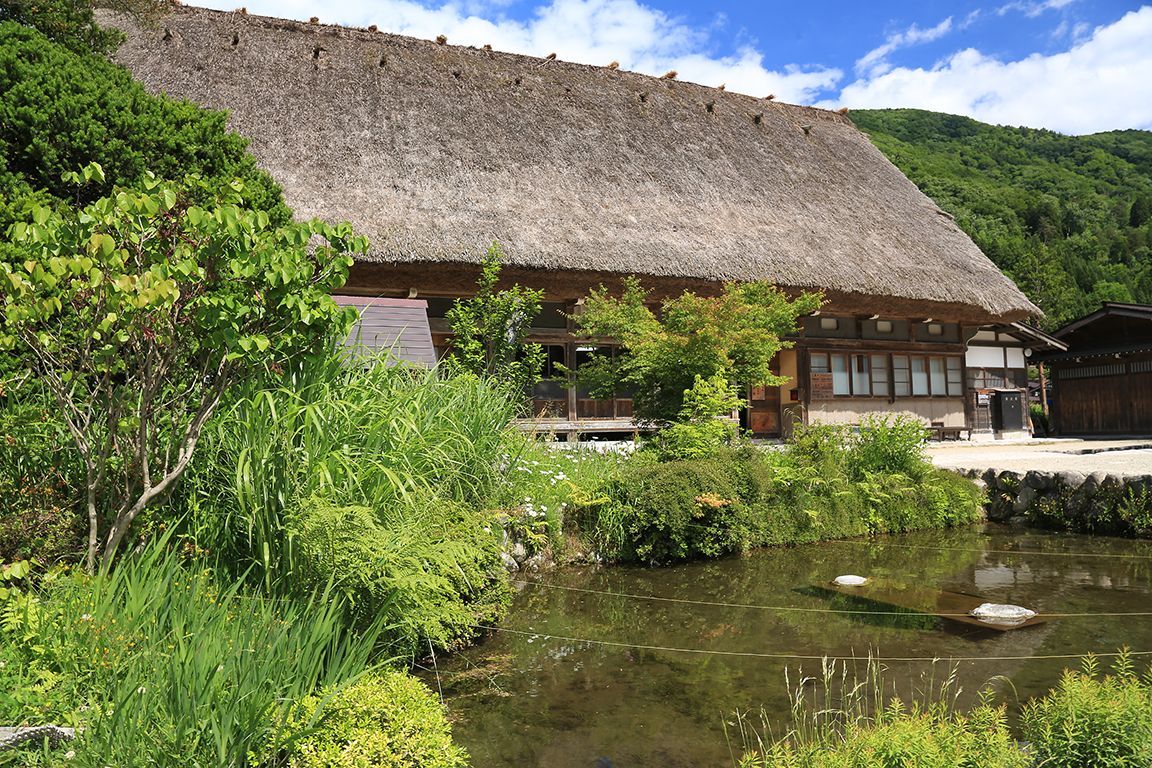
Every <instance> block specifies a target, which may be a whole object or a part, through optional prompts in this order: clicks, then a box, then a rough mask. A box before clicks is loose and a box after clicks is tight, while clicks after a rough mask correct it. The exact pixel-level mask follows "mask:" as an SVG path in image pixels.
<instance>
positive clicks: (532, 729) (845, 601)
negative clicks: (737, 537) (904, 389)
mask: <svg viewBox="0 0 1152 768" xmlns="http://www.w3.org/2000/svg"><path fill="white" fill-rule="evenodd" d="M841 574H860V575H863V576H868V577H870V578H873V579H882V580H885V581H888V582H890V583H897V584H905V585H909V586H911V587H918V588H923V587H929V588H932V589H939V590H949V591H952V592H959V593H965V594H972V595H978V596H980V597H983V598H987V599H988V600H990V601H992V602H1000V603H1013V604H1016V605H1023V606H1027V607H1029V608H1031V609H1033V610H1036V611H1038V612H1040V613H1042V614H1093V615H1092V616H1069V615H1065V616H1062V617H1052V618H1049V619H1048V620H1047V621H1045V622H1044V623H1042V624H1040V625H1037V626H1033V627H1028V628H1024V629H1018V630H1014V631H1009V632H993V631H989V630H979V629H977V630H973V629H972V628H970V627H966V626H964V625H962V624H957V623H955V622H952V621H949V620H947V619H942V618H938V617H935V616H932V615H930V614H926V613H904V614H901V613H899V612H898V611H894V610H893V609H892V608H891V607H887V608H885V607H882V606H877V605H876V604H874V603H863V602H861V601H859V600H856V599H853V598H846V597H843V596H841V595H837V594H830V593H828V592H826V591H824V590H823V589H818V588H816V589H814V587H822V586H823V585H827V584H828V582H830V581H831V580H832V579H833V578H835V577H836V576H837V575H841ZM518 578H519V577H518ZM522 578H523V579H524V580H525V581H528V580H531V581H534V582H539V583H532V584H529V583H519V584H518V587H519V589H520V591H519V594H518V596H517V597H516V600H515V602H514V604H513V607H512V611H511V613H510V615H509V617H508V618H507V619H506V620H505V621H504V623H503V624H501V625H500V630H499V631H497V632H493V633H491V634H490V636H489V637H488V638H487V639H485V640H484V641H483V642H482V643H480V644H479V645H477V646H474V647H472V648H470V649H466V650H465V651H463V652H462V653H459V654H455V655H453V656H451V657H449V658H440V659H439V663H438V672H439V674H438V676H437V675H435V674H431V673H426V674H424V679H425V680H426V681H427V682H429V684H431V685H432V686H433V687H434V688H435V687H436V686H437V685H440V686H441V687H442V689H443V694H444V697H445V699H446V702H447V704H448V707H449V711H450V713H451V716H452V718H453V721H454V725H453V729H454V730H453V732H454V735H455V737H456V739H457V741H459V743H461V744H463V745H464V746H465V747H466V748H467V749H468V751H469V752H470V753H471V755H472V758H473V765H474V766H475V768H489V767H490V766H524V767H527V766H548V767H549V768H568V767H572V768H576V767H578V766H579V767H581V768H603V767H605V766H616V768H642V767H645V766H651V767H655V766H660V767H661V768H671V767H674V766H701V765H716V766H729V765H732V764H733V762H734V760H733V759H732V756H731V754H732V753H733V752H734V753H736V754H738V753H739V751H740V740H739V737H738V736H734V734H733V729H732V728H731V727H729V728H728V731H729V733H728V735H727V736H726V734H725V721H727V722H728V723H732V722H733V720H734V717H735V713H736V712H754V713H755V718H754V719H755V720H756V721H757V723H759V721H760V712H761V709H763V712H764V713H765V715H766V716H767V719H768V721H769V722H770V723H771V724H772V725H771V727H772V730H773V732H775V733H777V734H778V735H779V734H782V733H783V732H784V731H785V730H786V729H787V727H788V723H789V694H790V691H789V688H788V683H787V682H786V676H785V675H786V671H787V675H788V678H787V679H788V680H789V681H791V684H792V685H793V686H795V684H796V682H797V680H798V679H799V678H800V676H801V675H811V674H814V673H818V672H819V669H820V664H821V662H820V660H819V659H820V657H821V656H834V657H855V658H857V659H860V661H857V662H855V663H854V666H855V668H856V669H857V670H858V672H859V673H861V674H862V673H863V672H864V670H865V668H866V667H867V661H866V660H867V658H868V656H869V654H872V655H874V656H877V657H883V658H887V659H896V658H899V659H901V660H899V661H896V660H892V661H885V662H883V667H884V673H883V678H884V680H885V682H886V684H887V685H888V686H895V687H896V689H897V690H899V691H901V692H908V691H911V690H913V689H917V688H920V689H923V688H925V687H927V686H928V685H929V681H930V680H932V679H935V680H937V682H939V680H940V679H942V678H944V677H946V676H947V675H948V674H949V673H950V672H951V671H952V669H953V667H955V671H956V673H957V675H958V683H959V687H960V688H961V690H962V698H961V704H965V703H968V702H971V701H972V700H973V698H974V696H975V695H976V694H977V693H978V691H980V690H981V689H982V688H984V687H985V686H987V685H989V684H990V685H992V687H993V688H995V689H996V691H997V692H998V694H999V696H1000V700H1002V701H1005V702H1007V703H1008V704H1009V706H1010V708H1013V709H1016V708H1018V706H1019V703H1020V702H1022V701H1025V700H1027V699H1028V698H1030V697H1032V696H1035V695H1039V694H1041V693H1044V692H1045V691H1047V690H1048V689H1049V688H1050V687H1052V685H1054V684H1055V683H1056V682H1057V680H1058V679H1059V675H1060V672H1061V670H1062V669H1063V668H1064V667H1066V666H1070V665H1071V666H1076V665H1077V664H1078V662H1077V661H1076V660H1075V659H1069V658H1044V657H1061V656H1068V655H1077V654H1082V653H1085V652H1088V651H1096V652H1101V653H1109V652H1114V651H1116V650H1117V649H1119V648H1121V647H1125V646H1126V647H1129V648H1130V649H1131V650H1133V651H1137V652H1140V651H1152V616H1131V615H1129V616H1123V615H1112V616H1107V615H1101V614H1131V613H1138V612H1142V611H1152V603H1150V602H1149V599H1148V598H1149V592H1150V591H1152V542H1138V541H1127V540H1121V539H1112V538H1103V537H1089V536H1077V535H1069V534H1056V533H1046V532H1039V531H1030V530H1027V531H1026V530H1021V529H1008V528H1001V527H994V526H989V527H976V528H969V529H961V530H952V531H932V532H921V533H912V534H904V535H900V536H890V537H882V538H875V539H870V540H853V541H842V542H826V543H822V544H814V545H806V546H800V547H794V548H785V549H771V550H762V551H759V552H755V553H752V554H750V555H748V556H745V557H740V558H730V559H725V560H714V561H707V562H698V563H690V564H687V565H681V566H677V567H673V568H662V569H644V568H621V567H614V568H583V569H561V570H557V571H553V572H550V573H544V574H539V575H526V576H523V577H522ZM913 591H914V590H913ZM658 598H662V599H658ZM783 609H790V610H783ZM796 609H804V610H796ZM870 609H875V611H876V612H869V611H870ZM861 610H862V611H864V612H862V613H857V612H853V611H861ZM933 658H940V659H963V660H962V661H958V662H956V663H955V664H948V663H936V664H933V663H932V662H931V661H930V660H931V659H933ZM907 659H923V660H922V661H921V660H907ZM1149 660H1150V659H1148V658H1138V659H1137V661H1138V663H1139V665H1140V667H1141V668H1142V667H1143V666H1144V664H1145V663H1147V662H1148V661H1149ZM1105 661H1107V659H1105ZM850 666H853V665H852V664H850ZM730 750H731V752H730Z"/></svg>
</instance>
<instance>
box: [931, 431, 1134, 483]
mask: <svg viewBox="0 0 1152 768" xmlns="http://www.w3.org/2000/svg"><path fill="white" fill-rule="evenodd" d="M928 455H929V457H930V458H931V459H932V463H933V464H935V465H936V466H939V467H946V468H948V469H958V470H969V469H975V470H978V471H981V472H983V471H984V470H986V469H996V470H1012V471H1014V472H1021V473H1022V472H1027V471H1029V470H1032V469H1036V470H1040V471H1044V472H1061V471H1065V470H1071V471H1073V472H1080V473H1082V474H1085V475H1087V474H1090V473H1092V472H1106V473H1107V474H1110V475H1152V440H1071V439H1067V440H1030V441H1027V442H1023V441H1014V442H1006V443H999V442H976V443H969V442H964V443H930V444H929V447H928Z"/></svg>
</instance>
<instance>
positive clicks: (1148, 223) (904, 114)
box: [851, 109, 1152, 328]
mask: <svg viewBox="0 0 1152 768" xmlns="http://www.w3.org/2000/svg"><path fill="white" fill-rule="evenodd" d="M851 117H852V119H853V121H854V122H855V123H856V125H857V126H858V127H859V128H860V129H861V130H863V131H864V132H866V133H867V134H868V135H869V136H870V137H871V139H872V141H873V142H874V143H875V144H876V146H878V147H879V148H880V150H881V151H882V152H884V154H885V155H887V156H888V158H889V159H890V160H891V161H892V162H893V163H895V164H896V165H897V166H898V167H899V168H900V170H902V171H903V172H904V173H905V174H906V175H907V176H908V178H910V179H912V181H913V182H915V183H916V185H917V186H919V187H920V189H922V190H923V191H924V193H925V194H927V195H928V196H929V197H931V198H932V199H933V200H935V201H936V203H937V204H938V205H939V206H940V207H941V208H942V209H943V210H945V211H948V212H949V213H951V214H952V215H953V216H955V217H956V221H957V223H958V224H959V225H960V226H961V227H962V228H963V229H964V231H965V232H967V233H968V234H969V235H970V236H971V237H972V239H973V240H975V241H976V244H977V245H979V246H980V248H982V249H983V250H984V252H985V253H986V254H988V256H989V257H990V258H991V259H992V261H994V262H995V263H996V265H997V266H999V267H1000V268H1001V269H1002V270H1004V271H1005V272H1006V273H1007V274H1008V275H1009V276H1010V277H1011V278H1012V279H1013V280H1015V281H1016V284H1017V285H1019V286H1020V288H1021V289H1022V290H1023V291H1024V292H1025V293H1027V294H1028V296H1029V298H1031V299H1032V301H1034V302H1035V303H1036V304H1037V305H1039V306H1040V308H1041V309H1043V310H1044V311H1045V313H1047V318H1046V319H1045V320H1044V325H1045V326H1047V327H1050V328H1051V327H1056V326H1059V325H1062V324H1063V323H1065V322H1067V321H1068V320H1071V319H1073V318H1076V317H1078V316H1080V315H1082V314H1085V313H1087V312H1090V311H1092V310H1095V309H1097V308H1098V307H1099V305H1100V302H1102V301H1135V302H1141V303H1152V132H1148V131H1111V132H1108V133H1098V134H1094V135H1091V136H1065V135H1063V134H1059V133H1055V132H1053V131H1046V130H1038V129H1033V128H1008V127H1002V126H993V125H986V124H984V123H980V122H977V121H975V120H972V119H970V118H967V117H958V116H956V115H945V114H940V113H937V112H925V111H922V110H916V109H885V110H860V111H853V112H852V114H851Z"/></svg>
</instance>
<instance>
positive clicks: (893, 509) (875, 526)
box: [581, 422, 981, 563]
mask: <svg viewBox="0 0 1152 768" xmlns="http://www.w3.org/2000/svg"><path fill="white" fill-rule="evenodd" d="M877 423H878V428H877V430H876V431H875V435H876V437H873V438H863V439H861V440H856V439H853V438H851V437H849V436H848V435H847V434H846V433H845V432H844V431H843V430H842V429H839V428H835V427H827V426H814V427H808V428H807V429H804V430H801V431H800V432H798V433H797V436H796V441H795V442H794V443H793V444H791V445H789V446H788V447H787V448H786V449H784V450H760V449H756V448H752V447H745V448H743V449H739V450H728V451H722V452H719V453H714V454H713V455H712V456H711V457H709V458H704V459H695V460H690V461H670V462H666V463H663V464H657V465H650V466H636V467H627V468H625V469H624V470H623V471H622V472H620V473H619V474H618V475H617V476H616V477H614V478H613V479H612V480H610V481H609V482H608V483H607V484H606V485H605V486H604V487H603V489H602V491H601V495H600V497H599V498H596V499H594V500H593V501H591V502H589V503H588V504H586V505H584V508H583V510H582V512H581V527H582V528H583V530H584V531H585V532H586V535H587V537H588V538H589V539H590V544H591V546H593V547H596V548H597V549H599V551H600V552H601V554H602V555H604V556H606V557H609V558H611V559H618V560H625V561H641V562H650V563H668V562H673V561H676V560H683V559H689V558H695V557H715V556H717V555H721V554H726V553H730V552H737V551H741V550H744V549H748V548H750V547H758V546H772V545H780V544H797V543H803V542H811V541H820V540H824V539H837V538H846V537H851V536H863V535H867V534H870V533H889V532H901V531H908V530H913V529H917V528H939V527H947V526H952V525H960V524H963V523H969V522H973V521H975V520H978V519H979V518H980V515H981V499H980V494H979V492H978V490H977V489H976V487H975V485H973V484H972V483H971V482H969V481H968V480H967V479H965V478H963V477H960V476H959V475H955V474H952V473H949V472H946V471H943V470H939V469H935V468H933V467H931V466H930V465H929V464H928V463H927V462H926V461H924V459H923V457H922V455H921V454H920V449H921V443H920V442H919V439H918V434H919V432H918V429H913V428H912V427H910V426H909V425H907V424H904V423H902V422H900V423H896V422H894V423H888V422H877ZM894 467H900V468H894Z"/></svg>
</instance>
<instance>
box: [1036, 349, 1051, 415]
mask: <svg viewBox="0 0 1152 768" xmlns="http://www.w3.org/2000/svg"><path fill="white" fill-rule="evenodd" d="M1038 367H1039V368H1040V408H1041V409H1042V410H1043V411H1044V416H1045V418H1047V417H1048V415H1049V414H1048V382H1047V380H1046V379H1045V378H1044V363H1039V364H1038Z"/></svg>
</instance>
